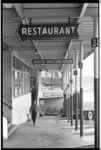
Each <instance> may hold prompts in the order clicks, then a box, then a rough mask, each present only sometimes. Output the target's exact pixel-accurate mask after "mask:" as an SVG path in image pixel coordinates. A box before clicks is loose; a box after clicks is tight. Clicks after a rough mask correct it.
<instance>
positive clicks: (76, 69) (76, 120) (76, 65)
mask: <svg viewBox="0 0 101 150" xmlns="http://www.w3.org/2000/svg"><path fill="white" fill-rule="evenodd" d="M77 75H78V51H77V50H76V51H75V101H76V119H75V130H78V91H77V90H78V89H77V87H78V84H77V83H78V77H77Z"/></svg>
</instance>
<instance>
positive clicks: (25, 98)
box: [12, 93, 31, 124]
mask: <svg viewBox="0 0 101 150" xmlns="http://www.w3.org/2000/svg"><path fill="white" fill-rule="evenodd" d="M30 106H31V93H28V94H25V95H22V96H19V97H16V98H13V99H12V107H13V108H14V109H13V111H12V124H21V123H24V122H26V121H27V119H28V118H27V114H29V109H30Z"/></svg>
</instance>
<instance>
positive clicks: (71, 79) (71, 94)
mask: <svg viewBox="0 0 101 150" xmlns="http://www.w3.org/2000/svg"><path fill="white" fill-rule="evenodd" d="M70 67H71V68H70V71H71V72H70V73H71V74H70V103H71V108H70V109H71V126H72V125H73V64H71V66H70Z"/></svg>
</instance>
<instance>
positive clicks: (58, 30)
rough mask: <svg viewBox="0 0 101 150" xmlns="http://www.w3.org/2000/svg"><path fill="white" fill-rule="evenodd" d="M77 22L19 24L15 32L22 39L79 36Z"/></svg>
mask: <svg viewBox="0 0 101 150" xmlns="http://www.w3.org/2000/svg"><path fill="white" fill-rule="evenodd" d="M77 27H78V23H76V22H74V23H70V22H69V23H67V24H20V25H19V26H18V28H17V31H16V32H17V33H18V35H19V37H20V38H21V40H22V41H25V40H46V39H54V38H56V39H60V38H61V37H62V38H63V37H64V38H70V39H71V38H79V35H78V32H77Z"/></svg>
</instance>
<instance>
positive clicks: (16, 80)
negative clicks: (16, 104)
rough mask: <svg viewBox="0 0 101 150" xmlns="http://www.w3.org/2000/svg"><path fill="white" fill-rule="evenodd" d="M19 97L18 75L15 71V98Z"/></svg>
mask: <svg viewBox="0 0 101 150" xmlns="http://www.w3.org/2000/svg"><path fill="white" fill-rule="evenodd" d="M17 95H18V73H17V72H16V71H15V96H17Z"/></svg>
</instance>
